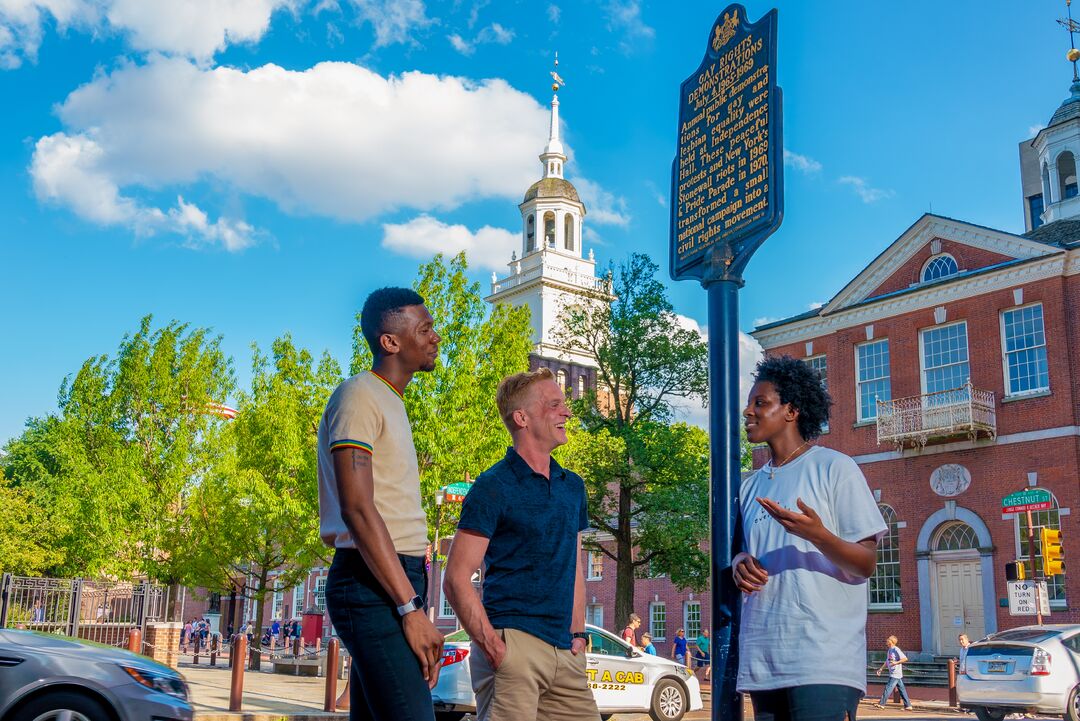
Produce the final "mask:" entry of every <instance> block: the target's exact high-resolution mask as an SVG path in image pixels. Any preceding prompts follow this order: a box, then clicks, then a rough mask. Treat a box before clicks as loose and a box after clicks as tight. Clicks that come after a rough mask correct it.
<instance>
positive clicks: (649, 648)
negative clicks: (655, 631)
mask: <svg viewBox="0 0 1080 721" xmlns="http://www.w3.org/2000/svg"><path fill="white" fill-rule="evenodd" d="M641 648H642V650H643V651H645V653H648V654H652V655H653V656H655V655H656V646H653V642H652V636H651V635H650V634H647V633H643V634H641Z"/></svg>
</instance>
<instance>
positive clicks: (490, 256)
mask: <svg viewBox="0 0 1080 721" xmlns="http://www.w3.org/2000/svg"><path fill="white" fill-rule="evenodd" d="M520 243H521V236H520V235H519V234H518V233H512V232H510V231H509V230H504V229H502V228H493V227H492V226H490V225H485V226H484V227H483V228H480V229H479V230H477V231H476V232H475V233H474V232H473V231H471V230H469V229H468V228H467V227H465V226H464V225H449V224H447V223H444V222H442V221H441V220H438V219H437V218H433V217H431V216H430V215H421V216H419V217H416V218H413V219H412V220H410V221H409V222H408V223H400V224H395V223H387V224H385V225H383V239H382V246H383V247H384V248H386V249H388V250H392V251H394V252H395V253H400V254H401V255H406V256H409V257H411V258H421V259H424V260H427V259H430V258H431V257H432V256H433V255H435V254H436V253H443V254H445V255H448V256H450V255H457V254H458V253H460V252H461V251H465V255H466V257H467V258H468V260H469V264H470V265H471V266H473V267H480V268H485V269H488V270H501V271H505V270H506V264H507V263H508V262H509V261H510V253H511V252H513V251H514V250H516V249H517V248H518V246H519V245H520Z"/></svg>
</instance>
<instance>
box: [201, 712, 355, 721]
mask: <svg viewBox="0 0 1080 721" xmlns="http://www.w3.org/2000/svg"><path fill="white" fill-rule="evenodd" d="M285 719H288V721H349V712H348V711H337V712H331V711H300V712H297V713H289V712H283V713H272V712H269V711H196V712H195V719H194V721H285Z"/></svg>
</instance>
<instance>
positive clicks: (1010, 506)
mask: <svg viewBox="0 0 1080 721" xmlns="http://www.w3.org/2000/svg"><path fill="white" fill-rule="evenodd" d="M1053 507H1054V503H1053V501H1052V500H1051V497H1050V491H1048V490H1046V489H1045V488H1025V489H1024V490H1022V491H1017V492H1016V493H1010V494H1009V495H1007V496H1005V497H1004V498H1002V499H1001V512H1002V513H1016V512H1018V511H1049V510H1050V509H1051V508H1053Z"/></svg>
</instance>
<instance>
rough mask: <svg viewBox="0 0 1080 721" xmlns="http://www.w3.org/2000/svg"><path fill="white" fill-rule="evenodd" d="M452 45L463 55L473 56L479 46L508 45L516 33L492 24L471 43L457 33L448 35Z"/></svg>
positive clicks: (497, 24)
mask: <svg viewBox="0 0 1080 721" xmlns="http://www.w3.org/2000/svg"><path fill="white" fill-rule="evenodd" d="M446 37H447V39H448V40H449V41H450V44H451V45H452V46H454V50H457V51H458V52H459V53H461V54H462V55H472V54H473V53H474V52H476V46H477V45H485V44H488V43H493V44H495V45H507V44H509V43H510V41H511V40H513V39H514V31H513V30H510V29H508V28H504V27H503V26H502V25H500V24H499V23H492V24H491V25H488V26H487V27H485V28H483V29H482V30H481V31H480V32H478V33H477V34H476V37H474V38H473V39H472V40H471V41H470V40H466V39H465V38H463V37H461V36H460V35H458V34H457V33H454V34H452V35H447V36H446Z"/></svg>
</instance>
